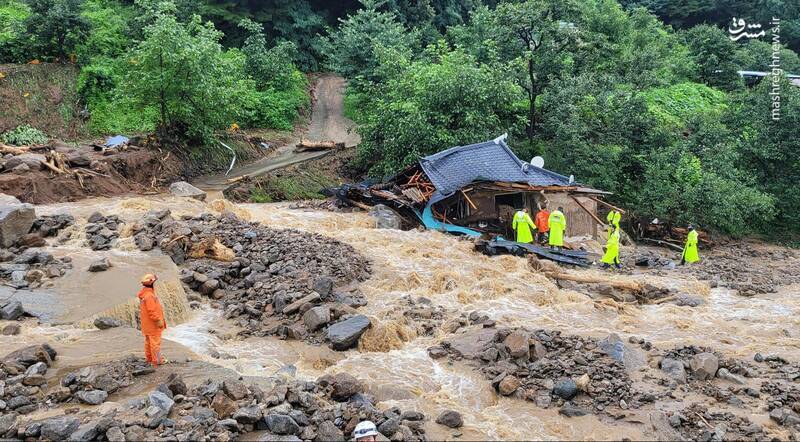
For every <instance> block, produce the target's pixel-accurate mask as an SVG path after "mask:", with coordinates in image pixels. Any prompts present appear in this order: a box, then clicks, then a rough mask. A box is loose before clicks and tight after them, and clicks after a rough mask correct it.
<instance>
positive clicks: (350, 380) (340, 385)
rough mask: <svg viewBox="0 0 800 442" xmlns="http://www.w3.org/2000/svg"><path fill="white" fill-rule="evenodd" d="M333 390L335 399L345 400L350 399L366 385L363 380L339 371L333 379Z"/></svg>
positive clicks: (332, 395) (332, 394)
mask: <svg viewBox="0 0 800 442" xmlns="http://www.w3.org/2000/svg"><path fill="white" fill-rule="evenodd" d="M331 384H332V386H333V391H331V398H332V399H333V400H335V401H340V402H344V401H347V400H348V399H350V397H351V396H353V395H354V394H356V393H361V392H362V391H364V386H363V385H362V384H361V382H360V381H359V380H358V379H356V378H355V377H353V376H352V375H350V374H347V373H338V374H336V375H335V376H334V377H333V380H332V381H331Z"/></svg>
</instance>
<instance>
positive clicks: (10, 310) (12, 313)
mask: <svg viewBox="0 0 800 442" xmlns="http://www.w3.org/2000/svg"><path fill="white" fill-rule="evenodd" d="M4 302H5V304H3V303H4ZM0 306H2V307H0V319H5V320H7V321H13V320H15V319H17V318H19V317H20V316H22V315H24V314H25V309H24V308H23V307H22V302H20V301H19V300H18V299H10V300H8V301H0Z"/></svg>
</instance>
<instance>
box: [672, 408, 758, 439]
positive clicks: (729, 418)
mask: <svg viewBox="0 0 800 442" xmlns="http://www.w3.org/2000/svg"><path fill="white" fill-rule="evenodd" d="M668 422H669V425H670V426H671V427H672V428H674V429H675V430H677V431H678V432H679V433H680V435H681V437H683V438H684V439H685V440H697V441H704V442H707V441H723V440H758V441H761V440H770V438H769V437H768V436H767V434H766V433H765V432H764V429H763V428H762V427H761V425H758V424H756V423H754V422H752V421H751V420H750V419H749V418H747V417H744V416H737V415H735V414H733V413H730V412H727V411H709V409H708V407H706V406H704V405H700V404H696V403H695V404H692V405H691V406H689V407H687V408H686V409H684V410H680V411H675V412H672V413H671V414H670V415H669V419H668Z"/></svg>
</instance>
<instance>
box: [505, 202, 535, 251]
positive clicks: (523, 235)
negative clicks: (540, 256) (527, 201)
mask: <svg viewBox="0 0 800 442" xmlns="http://www.w3.org/2000/svg"><path fill="white" fill-rule="evenodd" d="M511 228H512V229H513V230H514V231H515V232H516V233H517V242H522V243H526V244H530V243H532V242H533V233H531V230H536V224H534V223H533V220H532V219H531V216H530V215H529V214H528V208H527V207H523V208H522V209H521V210H518V211H517V213H515V214H514V220H513V221H512V222H511Z"/></svg>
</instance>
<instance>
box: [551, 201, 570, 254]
mask: <svg viewBox="0 0 800 442" xmlns="http://www.w3.org/2000/svg"><path fill="white" fill-rule="evenodd" d="M565 230H567V218H566V217H565V216H564V214H563V213H561V211H560V210H554V211H553V212H552V213H550V241H549V243H550V245H551V246H558V247H563V246H564V231H565Z"/></svg>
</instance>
